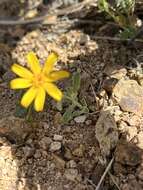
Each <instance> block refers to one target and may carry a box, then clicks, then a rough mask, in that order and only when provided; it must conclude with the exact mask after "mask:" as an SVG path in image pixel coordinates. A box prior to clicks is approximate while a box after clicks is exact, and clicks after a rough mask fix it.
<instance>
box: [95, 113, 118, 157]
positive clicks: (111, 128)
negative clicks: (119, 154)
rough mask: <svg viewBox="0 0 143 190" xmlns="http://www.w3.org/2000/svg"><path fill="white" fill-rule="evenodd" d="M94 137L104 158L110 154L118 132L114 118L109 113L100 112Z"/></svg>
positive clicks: (116, 140)
mask: <svg viewBox="0 0 143 190" xmlns="http://www.w3.org/2000/svg"><path fill="white" fill-rule="evenodd" d="M95 135H96V138H97V140H98V142H99V146H100V148H101V152H102V154H103V155H104V156H108V155H109V154H110V150H111V149H113V148H114V147H115V146H116V144H117V142H118V130H117V125H116V122H115V119H114V117H113V116H112V115H111V113H110V111H109V110H107V111H103V112H101V114H100V116H99V119H98V121H97V123H96V126H95Z"/></svg>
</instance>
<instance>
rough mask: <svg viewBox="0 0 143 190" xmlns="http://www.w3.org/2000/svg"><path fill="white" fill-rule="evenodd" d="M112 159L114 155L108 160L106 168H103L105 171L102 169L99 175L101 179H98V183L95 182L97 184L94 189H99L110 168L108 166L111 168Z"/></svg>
mask: <svg viewBox="0 0 143 190" xmlns="http://www.w3.org/2000/svg"><path fill="white" fill-rule="evenodd" d="M113 161H114V157H113V158H112V159H111V160H110V162H109V164H108V166H107V168H106V169H105V171H104V173H103V175H102V176H101V179H100V181H99V183H98V184H97V186H96V189H95V190H99V189H100V186H101V184H102V182H103V180H104V178H105V176H106V175H107V173H108V171H109V170H110V168H111V166H112V163H113Z"/></svg>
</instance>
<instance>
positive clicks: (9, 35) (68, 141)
mask: <svg viewBox="0 0 143 190" xmlns="http://www.w3.org/2000/svg"><path fill="white" fill-rule="evenodd" d="M14 8H15V7H14ZM2 9H3V7H2ZM12 10H13V9H12ZM12 13H13V12H12ZM84 27H85V28H86V26H84ZM93 28H94V27H93ZM93 28H92V30H93ZM0 36H1V39H0V42H1V43H0V73H1V78H0V190H95V189H96V187H97V185H98V183H99V181H100V179H101V177H102V176H103V173H104V171H105V170H106V169H107V168H108V164H109V163H110V162H111V161H112V163H111V167H110V168H109V169H108V172H107V173H106V176H105V178H104V179H103V181H102V184H101V185H100V190H142V189H143V121H142V113H143V73H142V61H143V51H142V48H143V44H142V43H136V44H135V45H134V46H132V47H131V46H126V45H125V44H123V43H122V42H120V41H119V42H118V41H106V40H93V39H92V37H91V36H90V35H89V34H87V33H85V30H83V27H82V28H70V29H69V28H68V29H67V28H66V27H65V28H64V26H63V25H61V23H59V24H57V25H52V26H41V25H40V26H39V25H38V26H37V25H36V26H32V27H14V28H1V31H0ZM31 50H33V51H35V53H36V54H37V56H38V57H39V59H40V60H41V63H43V62H44V61H45V59H46V57H47V56H48V54H49V52H51V51H56V52H57V53H58V54H59V57H60V58H59V59H60V60H59V62H58V65H59V67H62V68H65V69H67V70H69V71H70V72H71V75H72V74H74V73H75V72H76V71H77V70H80V75H81V88H80V92H79V98H83V97H84V98H85V100H86V102H87V106H88V109H89V113H88V114H84V115H81V116H78V117H75V118H74V119H72V120H71V121H70V122H69V123H68V124H63V123H62V122H61V118H62V114H63V111H61V112H60V111H59V110H58V109H57V107H56V103H55V101H53V100H52V99H50V98H49V97H48V98H47V101H46V106H45V109H44V111H43V112H41V113H33V115H34V120H33V122H30V123H29V122H27V121H25V119H23V118H20V117H17V115H16V105H17V104H18V101H19V98H20V94H19V92H18V91H13V90H10V89H9V81H10V80H11V79H12V78H13V77H14V75H13V74H12V73H11V71H10V66H11V64H12V63H14V62H17V63H19V64H21V65H25V64H26V60H25V55H26V54H27V53H28V52H29V51H31ZM70 84H71V83H70V79H68V80H66V81H64V82H62V83H60V84H59V85H60V86H61V88H62V89H63V91H64V90H65V88H67V87H68V86H69V85H70ZM64 109H66V105H65V108H64Z"/></svg>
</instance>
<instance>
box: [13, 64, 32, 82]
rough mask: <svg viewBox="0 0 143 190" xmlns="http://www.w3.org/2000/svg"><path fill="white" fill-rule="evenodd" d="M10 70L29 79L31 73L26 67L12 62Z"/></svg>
mask: <svg viewBox="0 0 143 190" xmlns="http://www.w3.org/2000/svg"><path fill="white" fill-rule="evenodd" d="M11 70H12V71H13V72H14V73H15V74H17V75H18V76H20V77H22V78H27V79H31V78H32V76H33V74H32V73H31V72H30V71H29V70H28V69H26V68H24V67H22V66H20V65H18V64H13V65H12V67H11Z"/></svg>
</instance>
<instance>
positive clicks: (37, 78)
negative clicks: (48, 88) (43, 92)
mask: <svg viewBox="0 0 143 190" xmlns="http://www.w3.org/2000/svg"><path fill="white" fill-rule="evenodd" d="M33 83H34V86H35V87H39V86H41V85H42V84H43V83H44V75H42V74H38V75H36V76H35V77H34V80H33Z"/></svg>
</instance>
